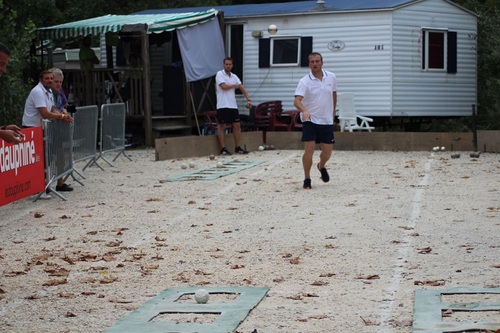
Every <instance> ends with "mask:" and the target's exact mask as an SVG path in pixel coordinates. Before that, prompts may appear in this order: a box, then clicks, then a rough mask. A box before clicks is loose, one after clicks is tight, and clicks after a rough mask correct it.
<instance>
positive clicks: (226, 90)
mask: <svg viewBox="0 0 500 333" xmlns="http://www.w3.org/2000/svg"><path fill="white" fill-rule="evenodd" d="M232 69H233V59H231V58H230V57H227V58H225V59H224V69H223V70H220V71H218V72H217V75H216V76H215V85H216V89H217V90H216V93H217V120H218V122H219V124H218V126H217V137H218V139H219V143H220V145H221V151H220V154H221V155H231V153H230V152H229V150H227V148H226V144H225V143H224V131H225V129H226V124H232V125H233V137H234V145H235V147H236V148H235V153H236V154H247V153H248V152H247V151H246V150H244V149H243V148H241V147H240V138H241V124H240V114H239V111H238V105H237V104H236V93H235V91H236V89H239V90H241V92H242V93H243V95H244V96H245V98H246V99H247V108H251V107H252V101H251V100H250V96H249V95H248V92H247V91H246V89H245V87H244V86H243V84H242V83H241V81H240V79H239V78H238V76H236V74H234V73H231V70H232Z"/></svg>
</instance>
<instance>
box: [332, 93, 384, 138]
mask: <svg viewBox="0 0 500 333" xmlns="http://www.w3.org/2000/svg"><path fill="white" fill-rule="evenodd" d="M337 97H338V102H337V108H338V110H339V123H340V131H341V132H344V131H345V130H347V131H349V132H352V131H355V130H360V131H368V132H371V131H372V130H373V129H375V127H373V126H370V125H369V124H368V123H369V122H373V119H372V118H368V117H365V116H360V115H358V114H356V108H355V106H354V96H353V94H352V93H339V94H338V95H337ZM358 120H360V121H361V123H359V124H358Z"/></svg>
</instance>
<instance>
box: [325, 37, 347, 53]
mask: <svg viewBox="0 0 500 333" xmlns="http://www.w3.org/2000/svg"><path fill="white" fill-rule="evenodd" d="M327 47H328V49H329V50H330V51H340V50H342V49H344V47H345V43H344V42H343V41H341V40H337V39H336V40H332V41H331V42H330V43H328V45H327Z"/></svg>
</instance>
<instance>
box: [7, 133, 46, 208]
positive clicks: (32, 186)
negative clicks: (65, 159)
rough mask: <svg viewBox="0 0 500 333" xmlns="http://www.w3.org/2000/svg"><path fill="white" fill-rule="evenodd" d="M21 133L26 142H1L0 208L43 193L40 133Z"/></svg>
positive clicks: (43, 178) (43, 181) (43, 177)
mask: <svg viewBox="0 0 500 333" xmlns="http://www.w3.org/2000/svg"><path fill="white" fill-rule="evenodd" d="M22 132H23V134H24V135H25V136H26V138H25V140H24V141H23V142H20V143H16V144H10V143H7V142H5V141H3V140H2V139H0V186H1V187H0V206H3V205H6V204H8V203H11V202H13V201H16V200H19V199H22V198H25V197H27V196H29V195H32V194H36V193H38V192H41V191H43V190H44V189H45V174H44V161H43V129H42V127H41V126H40V127H32V128H26V129H23V130H22Z"/></svg>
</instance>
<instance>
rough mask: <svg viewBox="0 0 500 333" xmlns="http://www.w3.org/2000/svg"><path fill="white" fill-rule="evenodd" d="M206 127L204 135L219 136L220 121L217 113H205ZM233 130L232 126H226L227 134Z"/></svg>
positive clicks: (204, 126) (204, 127)
mask: <svg viewBox="0 0 500 333" xmlns="http://www.w3.org/2000/svg"><path fill="white" fill-rule="evenodd" d="M203 118H204V122H205V123H204V125H203V135H207V134H217V130H218V125H219V121H218V119H217V111H205V112H203ZM232 128H233V125H232V124H226V130H225V132H226V133H229V132H230V131H231V129H232Z"/></svg>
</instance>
